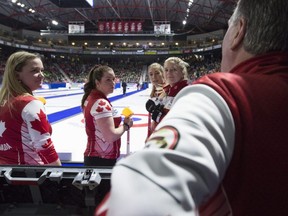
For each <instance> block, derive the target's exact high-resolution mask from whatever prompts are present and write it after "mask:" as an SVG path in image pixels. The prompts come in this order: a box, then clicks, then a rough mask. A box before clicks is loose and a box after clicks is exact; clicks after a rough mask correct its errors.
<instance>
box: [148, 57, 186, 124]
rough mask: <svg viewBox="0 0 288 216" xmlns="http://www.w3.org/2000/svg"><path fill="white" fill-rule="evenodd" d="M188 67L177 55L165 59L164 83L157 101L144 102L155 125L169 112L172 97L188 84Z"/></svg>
mask: <svg viewBox="0 0 288 216" xmlns="http://www.w3.org/2000/svg"><path fill="white" fill-rule="evenodd" d="M188 67H189V64H188V63H187V62H185V61H183V60H182V59H181V58H179V57H169V58H168V59H166V60H165V62H164V79H165V81H166V85H165V86H164V87H163V91H162V92H161V94H160V95H159V96H158V100H157V101H153V100H151V99H150V100H148V101H147V103H146V109H147V110H148V111H149V112H150V113H151V116H152V119H153V120H154V122H155V123H156V124H155V127H156V126H157V124H158V123H159V122H160V121H161V120H162V119H163V117H164V116H165V115H166V114H167V113H168V112H169V110H170V108H171V105H172V103H173V99H174V97H175V96H176V95H177V94H178V92H179V91H180V90H181V89H183V88H184V87H186V86H187V85H188V71H187V68H188ZM155 127H154V128H155Z"/></svg>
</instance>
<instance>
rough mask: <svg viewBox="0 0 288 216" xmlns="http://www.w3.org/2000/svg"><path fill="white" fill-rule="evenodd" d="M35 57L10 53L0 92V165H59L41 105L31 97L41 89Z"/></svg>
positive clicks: (39, 64) (39, 62)
mask: <svg viewBox="0 0 288 216" xmlns="http://www.w3.org/2000/svg"><path fill="white" fill-rule="evenodd" d="M43 70H44V68H43V63H42V60H41V57H40V56H39V55H38V54H34V53H29V52H26V51H18V52H15V53H13V54H12V55H11V56H10V57H9V58H8V60H7V62H6V65H5V71H4V76H3V83H2V88H1V90H0V164H9V165H61V162H60V160H59V157H58V154H57V152H56V151H55V148H54V145H53V142H52V140H51V133H52V128H51V125H50V123H49V122H48V119H47V115H46V113H45V107H44V104H43V102H41V101H40V100H38V99H37V98H36V97H34V96H33V91H35V90H36V89H38V88H40V87H41V86H42V82H43V79H44V75H43Z"/></svg>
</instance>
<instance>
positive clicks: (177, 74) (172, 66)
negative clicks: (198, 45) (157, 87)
mask: <svg viewBox="0 0 288 216" xmlns="http://www.w3.org/2000/svg"><path fill="white" fill-rule="evenodd" d="M164 73H165V79H166V82H167V83H168V84H169V85H171V86H174V85H175V84H176V83H177V82H179V81H181V80H183V79H184V75H183V72H182V68H181V67H180V66H179V65H178V64H176V63H173V62H166V63H165V64H164Z"/></svg>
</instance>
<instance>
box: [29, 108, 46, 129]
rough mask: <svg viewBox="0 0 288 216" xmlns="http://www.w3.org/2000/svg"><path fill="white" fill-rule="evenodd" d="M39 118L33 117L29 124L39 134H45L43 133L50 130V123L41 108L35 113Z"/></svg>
mask: <svg viewBox="0 0 288 216" xmlns="http://www.w3.org/2000/svg"><path fill="white" fill-rule="evenodd" d="M37 115H38V117H39V119H40V120H38V119H35V120H34V121H31V125H32V128H33V129H34V130H36V131H39V132H40V134H45V133H47V132H48V133H49V131H50V124H49V123H48V120H47V118H46V115H45V113H44V112H43V111H42V109H41V110H40V113H39V114H37Z"/></svg>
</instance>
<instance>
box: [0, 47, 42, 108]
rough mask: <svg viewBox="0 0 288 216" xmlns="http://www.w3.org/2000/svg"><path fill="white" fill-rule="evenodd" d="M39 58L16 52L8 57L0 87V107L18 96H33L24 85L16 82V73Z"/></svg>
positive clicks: (37, 55) (38, 56) (24, 52)
mask: <svg viewBox="0 0 288 216" xmlns="http://www.w3.org/2000/svg"><path fill="white" fill-rule="evenodd" d="M35 58H40V59H41V57H40V55H39V54H34V53H29V52H26V51H18V52H15V53H13V54H12V55H10V57H9V58H8V60H7V62H6V66H5V70H4V75H3V82H2V87H1V89H0V106H4V105H5V104H6V103H7V102H8V101H9V100H10V99H12V98H14V97H17V96H19V95H33V93H32V91H31V89H29V88H28V87H27V86H26V85H24V83H22V82H21V81H19V80H18V74H17V73H18V72H20V71H21V70H22V68H23V67H24V66H25V65H26V64H27V62H28V61H30V60H33V59H35Z"/></svg>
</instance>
